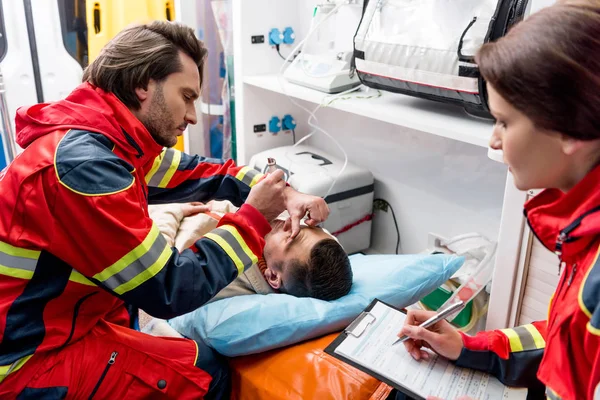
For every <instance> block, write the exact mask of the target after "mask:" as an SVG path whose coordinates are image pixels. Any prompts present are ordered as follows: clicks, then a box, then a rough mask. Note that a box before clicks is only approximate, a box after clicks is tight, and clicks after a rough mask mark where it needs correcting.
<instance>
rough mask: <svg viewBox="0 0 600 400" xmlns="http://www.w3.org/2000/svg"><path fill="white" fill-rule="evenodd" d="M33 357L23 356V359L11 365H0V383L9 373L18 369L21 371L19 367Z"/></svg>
mask: <svg viewBox="0 0 600 400" xmlns="http://www.w3.org/2000/svg"><path fill="white" fill-rule="evenodd" d="M31 357H33V354H31V355H28V356H25V357H23V358H20V359H18V360H17V361H15V362H14V363H12V364H9V365H1V366H0V383H2V381H3V380H4V379H5V378H6V377H7V376H8V375H9V374H11V373H13V372H16V371H18V370H19V369H21V367H22V366H23V365H25V363H26V362H27V361H29V359H30V358H31Z"/></svg>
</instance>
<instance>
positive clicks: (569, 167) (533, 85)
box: [399, 0, 600, 400]
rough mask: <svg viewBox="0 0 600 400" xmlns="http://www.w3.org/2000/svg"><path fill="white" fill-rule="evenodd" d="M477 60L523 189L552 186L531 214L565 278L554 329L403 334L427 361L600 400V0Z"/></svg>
mask: <svg viewBox="0 0 600 400" xmlns="http://www.w3.org/2000/svg"><path fill="white" fill-rule="evenodd" d="M476 61H477V64H479V68H480V70H481V73H482V75H483V76H484V78H485V79H486V81H487V82H488V92H489V105H490V108H491V111H492V113H493V115H494V117H495V119H496V124H495V127H494V132H493V135H492V138H491V140H490V146H491V147H492V148H494V149H501V150H503V154H504V161H505V162H506V163H507V164H508V166H509V167H510V171H511V172H512V174H513V176H514V181H515V185H516V186H517V188H518V189H521V190H526V189H533V188H548V189H546V190H545V191H543V192H541V193H540V194H539V195H537V196H536V197H535V198H533V199H531V200H530V201H528V202H527V203H526V204H525V216H526V218H527V222H528V223H529V226H530V227H531V229H532V230H533V232H534V233H535V235H536V236H537V238H538V239H539V240H540V241H541V242H542V243H543V244H544V246H546V247H547V248H548V249H550V250H551V251H553V252H554V253H556V255H557V256H558V259H557V267H558V272H559V274H560V273H562V275H561V278H560V282H559V284H558V288H557V289H556V292H555V294H554V296H553V298H552V300H551V301H550V308H549V315H548V320H547V321H543V322H535V323H533V324H531V325H527V326H524V327H517V328H514V329H504V330H501V331H500V330H497V331H489V332H481V333H479V334H478V335H476V336H467V335H464V334H462V333H459V332H458V331H457V330H455V329H454V328H453V327H452V326H451V325H450V324H449V323H448V322H445V321H443V322H440V323H438V324H437V325H434V326H433V327H431V328H428V329H429V330H425V329H422V328H419V327H416V325H418V324H419V323H420V322H422V321H424V320H425V319H427V318H428V317H429V316H431V313H430V312H425V311H412V312H410V313H409V315H408V318H407V320H406V325H405V326H404V327H403V328H402V330H401V332H400V333H399V335H400V334H406V335H407V336H409V337H410V338H411V340H408V341H407V342H405V346H406V349H407V350H408V351H409V352H410V353H411V355H412V356H413V357H414V358H415V359H417V360H419V359H420V358H423V357H427V354H426V352H424V351H423V350H422V347H429V348H431V349H433V350H434V351H435V352H437V353H438V354H440V355H442V356H445V357H447V358H449V359H451V360H456V364H457V365H459V366H461V367H469V368H473V369H477V370H483V371H487V372H489V373H491V374H493V375H495V376H496V377H498V378H499V379H500V380H501V381H502V382H504V383H505V384H507V385H511V386H525V387H530V388H535V387H537V388H540V387H541V388H542V390H544V386H545V392H546V396H547V397H548V398H549V399H574V400H575V399H577V400H582V399H600V259H599V257H598V255H599V253H600V0H571V1H559V2H558V3H557V4H555V5H553V6H551V7H548V8H545V9H543V10H541V11H539V12H537V13H535V14H533V15H532V16H531V17H529V18H528V19H526V20H525V21H524V22H522V23H519V24H518V25H517V26H515V27H514V29H512V30H511V31H510V33H508V35H507V36H506V37H504V38H502V39H500V40H498V41H497V42H495V43H489V44H486V45H484V46H483V47H482V48H481V50H480V51H479V53H478V55H477V58H476ZM531 393H532V391H531V390H530V395H531ZM542 393H543V391H542ZM450 400H454V399H450Z"/></svg>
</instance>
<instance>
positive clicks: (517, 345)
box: [500, 329, 523, 353]
mask: <svg viewBox="0 0 600 400" xmlns="http://www.w3.org/2000/svg"><path fill="white" fill-rule="evenodd" d="M500 332H502V333H504V334H505V335H506V336H507V337H508V341H509V343H510V351H511V352H512V353H515V352H518V351H523V345H522V344H521V339H519V335H518V334H517V332H515V331H514V330H513V329H500Z"/></svg>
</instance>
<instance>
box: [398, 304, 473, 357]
mask: <svg viewBox="0 0 600 400" xmlns="http://www.w3.org/2000/svg"><path fill="white" fill-rule="evenodd" d="M435 314H436V313H435V312H434V311H422V310H411V311H409V312H408V315H407V316H406V322H405V323H404V327H403V328H402V330H401V331H400V332H399V333H398V336H402V335H406V336H408V337H409V338H410V339H408V340H407V341H405V342H404V347H406V350H407V351H408V352H409V353H410V355H411V356H412V357H413V358H414V359H415V360H420V359H421V358H424V359H427V358H428V357H429V354H428V353H427V352H426V351H424V350H421V349H422V348H423V347H427V348H430V349H431V350H433V351H435V352H436V353H438V354H439V355H441V356H442V357H445V358H447V359H449V360H456V359H457V358H458V357H459V356H460V353H461V352H462V349H463V347H464V345H463V341H462V336H460V333H458V331H457V330H456V328H454V327H453V326H452V325H450V323H449V322H448V321H446V320H443V321H440V322H438V323H436V324H434V325H431V326H430V327H429V328H421V327H419V326H418V325H419V324H421V323H422V322H424V321H426V320H428V319H429V318H430V317H433V316H434V315H435Z"/></svg>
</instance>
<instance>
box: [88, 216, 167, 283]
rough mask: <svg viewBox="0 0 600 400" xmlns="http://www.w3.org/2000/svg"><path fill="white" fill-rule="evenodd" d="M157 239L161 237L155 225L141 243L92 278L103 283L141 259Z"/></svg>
mask: <svg viewBox="0 0 600 400" xmlns="http://www.w3.org/2000/svg"><path fill="white" fill-rule="evenodd" d="M158 237H162V236H160V231H159V230H158V228H157V227H156V225H155V224H152V228H151V229H150V232H149V233H148V236H146V238H145V239H144V241H143V242H142V243H140V244H139V245H138V246H137V247H136V248H135V249H133V250H131V251H130V252H129V253H127V254H126V255H125V256H123V257H122V258H121V259H120V260H118V261H117V262H115V263H114V264H113V265H111V266H109V267H106V268H104V270H103V271H102V272H99V273H97V274H96V275H94V276H93V278H94V279H96V280H97V281H100V282H104V281H105V280H107V279H108V278H110V277H111V276H113V275H116V274H118V273H119V272H121V271H122V270H124V269H125V268H127V266H129V264H131V263H133V262H134V261H136V260H137V259H139V258H140V257H142V256H143V255H144V254H146V253H147V252H148V250H149V249H150V248H151V247H152V244H153V243H154V241H155V240H156V239H157V238H158Z"/></svg>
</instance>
